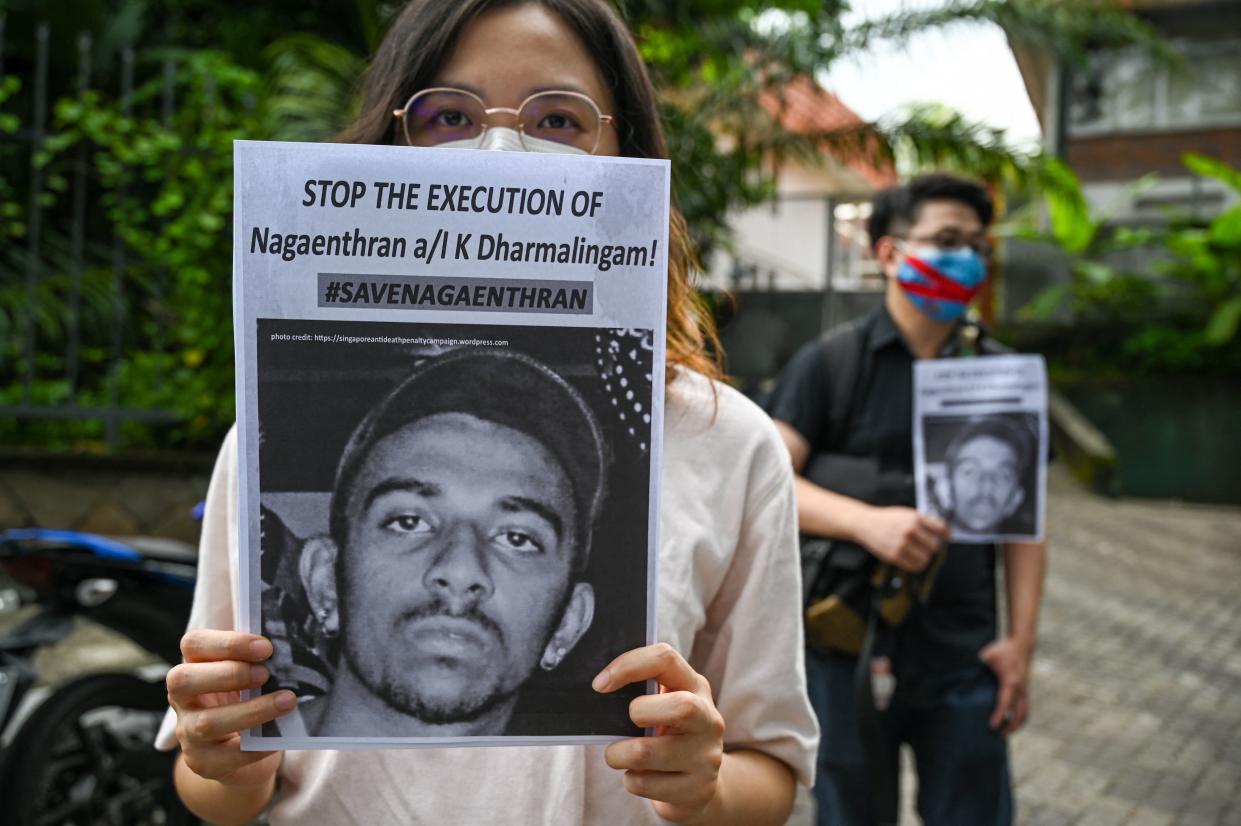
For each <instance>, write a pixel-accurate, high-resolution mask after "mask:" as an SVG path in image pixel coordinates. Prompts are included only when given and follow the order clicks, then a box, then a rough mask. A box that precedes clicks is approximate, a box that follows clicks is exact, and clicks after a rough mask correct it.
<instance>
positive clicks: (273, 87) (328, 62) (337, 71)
mask: <svg viewBox="0 0 1241 826" xmlns="http://www.w3.org/2000/svg"><path fill="white" fill-rule="evenodd" d="M267 57H268V59H269V61H270V64H269V65H270V68H269V71H268V75H267V98H266V105H267V110H266V111H267V115H268V118H269V120H270V123H269V129H270V132H271V135H272V137H273V138H275V139H277V140H289V141H321V140H324V139H326V138H328V137H330V136H332V135H334V134H336V133H337V132H339V131H341V130H342V129H344V128H345V126H347V125H348V124H349V123H350V122H351V121H352V120H353V118H354V116H355V115H356V114H357V83H358V78H359V77H360V76H361V74H362V70H363V69H364V68H365V65H366V61H365V58H363V57H362V56H360V55H357V54H355V53H353V52H351V51H350V50H349V49H347V48H345V47H344V46H340V45H337V44H335V43H332V42H330V41H328V40H325V39H323V38H321V37H318V36H316V35H312V34H292V35H289V36H287V37H282V38H280V39H279V40H277V41H276V42H274V43H272V44H271V46H270V47H268V50H267Z"/></svg>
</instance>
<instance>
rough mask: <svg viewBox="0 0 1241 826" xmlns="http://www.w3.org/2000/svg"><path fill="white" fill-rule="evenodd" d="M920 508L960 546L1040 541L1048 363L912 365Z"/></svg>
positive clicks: (1012, 359) (1017, 359) (1018, 359)
mask: <svg viewBox="0 0 1241 826" xmlns="http://www.w3.org/2000/svg"><path fill="white" fill-rule="evenodd" d="M913 431H914V475H915V480H916V486H917V496H918V510H919V511H921V512H923V513H934V514H937V515H939V516H941V517H943V518H944V520H945V521H947V522H948V524H949V526H950V527H951V530H952V541H954V542H978V543H984V542H1002V541H1023V540H1024V541H1031V542H1034V541H1041V540H1042V538H1043V521H1044V516H1045V508H1046V499H1047V495H1046V494H1047V456H1048V446H1047V445H1048V443H1047V438H1048V437H1047V368H1046V365H1045V364H1044V362H1043V357H1042V356H1037V355H1004V356H980V357H976V358H952V359H930V360H920V361H917V362H915V363H914V422H913Z"/></svg>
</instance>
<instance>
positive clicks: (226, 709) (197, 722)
mask: <svg viewBox="0 0 1241 826" xmlns="http://www.w3.org/2000/svg"><path fill="white" fill-rule="evenodd" d="M295 705H297V697H295V696H294V695H293V692H292V691H277V692H276V693H274V694H263V695H261V696H258V697H254V698H252V699H249V700H245V701H243V702H240V703H230V704H228V705H223V706H216V707H215V708H207V709H202V710H199V711H187V712H183V713H180V714H179V715H178V718H177V735H178V738H177V739H179V740H180V741H181V744H182V746H185V745H186V743H187V742H189V743H194V744H205V743H215V742H218V741H220V740H227V739H228V738H229V737H231V736H232V735H233V734H236V733H237V732H239V731H241V730H242V729H248V728H254V727H255V726H261V725H263V724H264V723H269V722H271V721H272V720H274V719H276V718H277V717H279V716H281V715H282V714H286V713H288V712H289V711H291V710H292V709H293V707H294V706H295Z"/></svg>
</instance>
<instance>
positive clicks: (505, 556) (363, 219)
mask: <svg viewBox="0 0 1241 826" xmlns="http://www.w3.org/2000/svg"><path fill="white" fill-rule="evenodd" d="M669 183H670V179H669V166H668V163H667V162H666V161H659V160H640V159H630V158H596V157H578V156H568V155H549V154H533V153H511V152H487V151H468V150H453V149H421V148H409V147H390V146H353V145H330V144H296V143H264V142H249V141H239V142H237V143H236V145H235V195H234V198H235V223H234V231H233V232H234V236H233V237H234V254H233V296H234V324H235V338H236V351H237V421H238V438H239V452H240V467H241V471H240V479H239V508H240V510H239V520H238V521H239V525H240V536H239V543H240V549H241V560H240V571H241V574H240V582H239V584H238V586H239V589H240V594H241V597H242V598H241V600H240V615H239V617H238V623H239V625H238V627H240V628H243V629H247V630H249V631H251V632H253V633H261V634H264V635H266V636H268V637H270V638H272V639H273V640H274V642H275V643H276V654H275V656H273V658H272V660H271V661H270V662H269V663H268V665H269V666H270V671H271V672H272V679H271V681H269V683H268V684H267V685H266V686H264V687H263V689H262V691H264V692H272V691H274V690H277V689H279V688H289V689H292V690H294V691H295V692H296V693H297V694H298V696H299V698H301V699H300V702H299V705H298V709H297V711H295V712H294V713H293V714H290V715H287V716H285V717H283V718H281V719H280V720H278V721H276V723H273V724H269V725H268V726H266V727H264V728H263V729H254V730H251V731H248V732H245V733H243V737H242V747H243V748H245V749H290V748H296V749H306V748H330V749H339V748H392V747H405V746H428V745H435V746H443V745H462V746H473V745H510V744H535V743H538V744H548V743H592V742H605V741H610V740H615V739H617V738H620V737H627V736H634V735H636V734H641V733H642V732H641V730H639V729H636V728H635V727H634V726H633V724H632V722H631V721H630V720H629V714H628V704H629V702H630V701H631V700H632V699H633V698H634V697H635V696H638V695H639V694H641V693H643V692H645V691H647V690H649V687H648V686H644V685H638V686H631V687H629V688H628V689H627V690H622V691H619V692H616V693H614V694H610V695H598V694H596V693H595V692H594V691H593V690H592V689H591V687H590V682H591V679H592V678H593V677H594V675H595V674H596V673H598V671H599V670H601V669H602V667H603V666H605V665H606V664H607V663H608V662H609V661H610V660H611V659H612V658H614V657H615V656H617V655H618V654H621V653H622V652H624V651H626V650H629V649H631V648H635V647H638V646H641V645H645V644H648V643H650V642H653V641H654V621H655V587H654V586H655V570H656V569H655V554H656V548H657V534H656V531H657V526H658V515H659V490H658V488H659V457H660V450H661V435H662V433H663V426H662V419H663V389H664V327H665V313H666V309H665V308H666V304H667V246H668V202H669Z"/></svg>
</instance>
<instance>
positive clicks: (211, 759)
mask: <svg viewBox="0 0 1241 826" xmlns="http://www.w3.org/2000/svg"><path fill="white" fill-rule="evenodd" d="M181 753H182V755H183V758H184V760H185V765H186V766H188V767H189V769H190V771H192V772H194V773H195V774H197V775H199V776H200V777H205V778H207V779H208V780H221V781H228V782H235V783H237V784H239V785H243V786H245V785H251V784H253V783H257V782H263V781H264V780H266V779H267V778H268V777H270V776H271V771H272V770H274V769H273V767H270V766H269V767H265V768H263V769H259V770H256V771H253V772H247V771H246V769H248V768H249V767H250V766H254V765H256V764H258V763H262V762H263V761H265V760H267V759H268V758H270V757H272V755H278V754H279V752H274V751H241V737H240V735H237V734H234V735H233V736H232V737H231V738H230V739H229V740H226V741H224V742H223V743H221V744H219V747H216V746H212V747H208V748H201V747H200V748H194V747H190V748H183V749H182V750H181ZM251 775H254V776H251Z"/></svg>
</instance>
